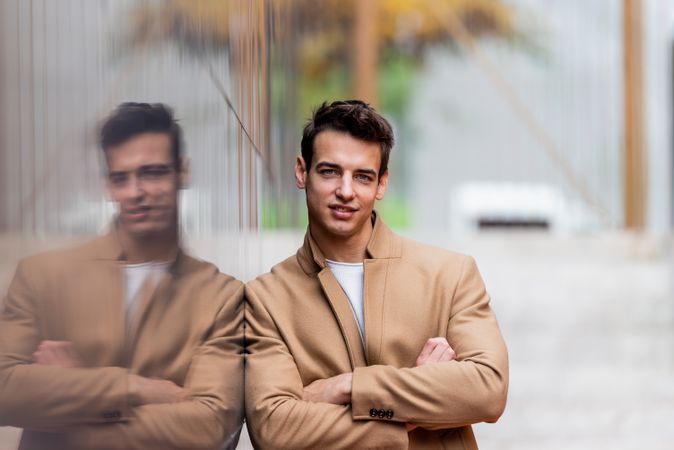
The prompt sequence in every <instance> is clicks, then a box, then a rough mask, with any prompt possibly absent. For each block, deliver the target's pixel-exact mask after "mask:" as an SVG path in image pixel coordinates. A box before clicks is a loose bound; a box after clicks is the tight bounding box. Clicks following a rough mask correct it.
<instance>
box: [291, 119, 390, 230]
mask: <svg viewBox="0 0 674 450" xmlns="http://www.w3.org/2000/svg"><path fill="white" fill-rule="evenodd" d="M380 164H381V147H380V144H378V143H375V142H367V141H362V140H360V139H356V138H354V137H353V136H351V135H350V134H348V133H345V132H339V131H332V130H326V131H321V132H320V133H319V134H318V135H317V136H316V139H315V140H314V154H313V160H312V162H311V167H310V168H307V167H306V165H305V163H304V160H303V159H302V157H299V158H298V160H297V164H296V166H295V178H296V182H297V187H299V188H301V189H305V190H306V195H307V208H308V211H309V223H310V224H311V226H312V228H313V227H318V228H319V229H320V231H321V232H322V233H324V234H325V235H328V236H330V235H332V236H333V237H335V238H345V237H351V236H354V235H357V234H358V233H362V232H364V231H366V230H368V229H369V228H368V227H369V220H370V217H371V215H372V210H373V209H374V204H375V201H376V200H381V199H382V198H384V193H385V192H386V185H387V182H388V172H386V173H385V174H384V175H382V176H381V178H379V177H378V173H379V167H380Z"/></svg>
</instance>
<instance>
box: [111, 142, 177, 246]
mask: <svg viewBox="0 0 674 450" xmlns="http://www.w3.org/2000/svg"><path fill="white" fill-rule="evenodd" d="M105 153H106V159H107V163H108V178H107V188H108V192H109V194H110V197H111V198H112V200H113V201H115V202H116V203H117V204H118V205H119V206H118V209H119V226H120V227H122V228H123V230H124V231H126V232H127V233H128V234H130V235H132V236H136V237H150V236H155V235H162V234H163V233H165V232H168V231H173V230H175V229H176V228H177V224H178V190H179V189H180V187H181V186H182V185H184V183H185V181H186V180H185V178H186V176H187V174H186V171H185V169H184V167H182V165H181V167H180V170H178V169H176V165H175V164H174V161H173V156H172V153H171V139H170V136H169V135H168V134H165V133H143V134H139V135H137V136H134V137H132V138H131V139H129V140H128V141H126V142H124V143H122V144H120V145H117V146H115V147H110V148H108V149H107V150H106V152H105Z"/></svg>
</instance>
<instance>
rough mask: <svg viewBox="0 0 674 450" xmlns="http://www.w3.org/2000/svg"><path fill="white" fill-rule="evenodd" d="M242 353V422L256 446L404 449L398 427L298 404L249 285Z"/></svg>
mask: <svg viewBox="0 0 674 450" xmlns="http://www.w3.org/2000/svg"><path fill="white" fill-rule="evenodd" d="M253 283H254V282H253ZM246 350H247V355H246V421H247V426H248V430H249V434H250V436H251V439H252V441H253V443H254V444H255V445H256V446H257V447H259V448H264V449H298V450H299V449H314V448H331V449H340V448H344V449H348V448H388V449H395V448H399V449H406V448H407V446H408V435H407V432H406V430H405V426H404V424H401V423H386V422H374V421H356V420H354V418H353V417H352V413H351V408H350V406H342V405H333V404H329V403H313V402H307V401H303V400H302V392H303V388H304V386H303V384H302V379H301V377H300V373H299V370H298V368H297V366H296V364H295V361H294V359H293V356H292V354H291V353H290V352H289V350H288V347H287V346H286V344H285V342H284V340H283V337H282V334H281V332H280V331H279V330H278V328H277V326H276V324H275V322H274V320H273V318H272V317H271V315H270V314H269V312H268V311H267V309H266V308H265V306H264V304H263V303H262V302H261V301H260V299H259V298H258V296H257V294H256V293H255V289H254V287H253V285H252V284H249V285H248V286H247V287H246Z"/></svg>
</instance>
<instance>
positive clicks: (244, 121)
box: [0, 0, 674, 450]
mask: <svg viewBox="0 0 674 450" xmlns="http://www.w3.org/2000/svg"><path fill="white" fill-rule="evenodd" d="M673 68H674V0H591V1H587V0H545V1H543V0H320V1H316V0H156V1H151V0H145V1H141V0H114V1H112V0H58V1H49V0H0V211H2V213H1V214H0V255H2V257H1V260H0V289H2V291H3V293H4V292H5V291H6V288H7V285H8V283H9V280H10V279H11V277H12V275H13V272H14V268H15V265H16V262H17V261H18V260H19V259H20V258H21V257H23V256H26V255H28V254H31V253H35V252H38V251H41V250H44V249H47V248H54V247H61V246H63V245H68V244H70V243H73V242H76V241H80V240H83V239H88V238H89V237H91V236H94V235H96V234H97V233H99V232H101V231H102V230H104V229H105V228H106V226H107V225H108V224H109V222H110V220H111V217H112V215H113V214H114V205H112V204H111V203H110V202H109V200H108V199H107V198H106V197H105V193H104V191H103V182H102V178H101V173H102V161H101V152H100V150H99V149H98V148H97V144H96V142H97V139H96V126H97V124H98V123H99V121H100V120H101V119H102V118H103V117H104V116H105V115H106V114H107V113H108V112H109V111H110V110H111V109H112V108H113V107H114V106H115V105H116V104H118V103H120V102H123V101H148V102H165V103H168V104H169V105H171V106H173V108H174V109H175V112H176V115H177V117H178V118H179V119H180V123H181V124H182V126H183V127H184V130H185V139H186V142H187V154H188V156H189V158H190V161H191V167H192V171H193V173H192V185H191V188H190V189H189V190H187V191H185V192H184V194H183V197H182V199H181V201H182V208H183V209H182V215H183V217H182V223H183V229H184V236H185V241H186V246H187V247H188V248H190V249H191V250H192V251H193V252H194V253H196V254H197V255H199V256H200V257H202V258H204V259H209V260H212V261H215V262H216V263H217V264H218V265H219V267H220V268H221V270H223V271H224V272H228V273H231V274H233V275H235V276H237V277H238V278H240V279H242V280H249V279H251V278H253V277H254V276H256V275H257V274H259V273H262V272H265V271H267V270H269V268H270V267H271V265H273V264H274V263H276V262H278V261H280V260H282V259H284V258H285V257H286V256H288V255H290V254H291V253H293V252H294V251H295V250H296V248H297V247H298V246H299V245H300V244H301V241H302V236H303V233H304V228H305V227H306V210H305V207H304V204H303V193H302V192H301V191H297V190H296V189H295V187H294V182H293V179H292V167H293V162H294V158H295V156H296V155H297V154H298V153H299V140H300V138H301V128H302V126H303V123H304V121H305V120H306V119H307V118H308V117H309V116H310V114H311V111H312V109H313V108H315V107H316V106H317V105H318V104H320V103H321V102H323V101H331V100H336V99H343V98H361V99H365V100H367V101H368V102H370V103H372V104H373V105H374V106H375V107H376V108H378V109H379V110H380V111H381V112H383V114H384V115H385V116H386V117H387V118H389V119H390V120H391V122H392V123H393V125H394V128H395V132H396V139H397V144H396V147H395V148H394V151H393V154H392V160H391V182H390V188H389V191H388V193H387V198H386V199H385V200H384V201H383V202H382V203H381V204H380V205H379V207H378V210H379V211H380V213H381V215H382V216H383V218H384V219H385V220H386V221H387V222H388V223H390V224H391V225H393V226H394V228H396V229H397V230H398V231H399V232H400V233H402V234H405V235H407V236H410V237H412V238H415V239H418V240H422V241H424V242H428V243H431V244H434V245H437V246H441V247H446V248H449V249H453V250H456V251H460V252H464V253H468V254H471V255H473V256H475V257H476V258H477V261H478V265H479V267H480V270H481V272H482V274H483V277H484V279H485V282H486V284H487V287H488V289H489V291H490V293H491V295H492V302H493V303H492V304H493V307H494V309H495V310H496V313H497V316H498V318H499V321H500V324H501V327H502V329H503V333H504V335H505V338H506V342H507V343H508V346H509V351H510V357H511V388H510V396H509V404H508V407H507V409H506V412H505V414H504V416H503V417H502V418H501V420H500V421H499V422H498V423H496V424H480V425H477V426H475V433H476V435H477V438H478V442H479V443H480V447H481V448H484V449H597V448H610V449H643V448H649V449H671V448H673V447H672V445H673V444H672V442H674V427H672V423H674V282H673V281H672V280H674V262H673V259H672V248H673V243H674V239H673V236H674V234H673V230H674V208H673V201H674V200H673V199H674V176H673V174H674V157H673V155H674V144H673V140H672V135H673V134H672V131H673V125H674V120H673V115H672V105H673V104H674V90H673V89H672V84H673V81H674V71H673ZM0 408H2V405H0ZM19 433H20V430H16V429H10V428H4V429H3V428H0V449H3V450H4V449H12V450H13V449H14V448H15V446H16V444H17V442H18V436H19ZM240 447H241V448H251V447H250V444H249V442H248V441H247V438H246V436H244V437H243V439H242V441H241V444H240Z"/></svg>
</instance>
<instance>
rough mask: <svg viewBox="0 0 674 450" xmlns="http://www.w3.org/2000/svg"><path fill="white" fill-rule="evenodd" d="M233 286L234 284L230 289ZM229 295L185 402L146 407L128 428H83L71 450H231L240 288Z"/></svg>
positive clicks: (238, 376) (238, 396)
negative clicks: (74, 449) (78, 449)
mask: <svg viewBox="0 0 674 450" xmlns="http://www.w3.org/2000/svg"><path fill="white" fill-rule="evenodd" d="M231 284H234V283H230V285H231ZM236 286H237V288H236V292H234V293H233V292H231V290H229V292H227V293H226V294H225V295H226V297H227V300H226V302H225V304H224V306H223V307H222V308H221V310H220V311H219V313H218V315H217V317H216V318H215V321H214V324H213V327H212V330H211V333H210V336H209V337H208V338H207V339H206V340H205V341H204V343H203V344H202V345H201V346H200V347H198V348H197V349H196V350H195V353H194V356H193V357H192V361H191V363H190V367H189V370H188V374H187V377H186V380H185V386H184V387H185V388H186V389H187V390H188V391H189V392H190V394H191V399H190V400H189V401H185V402H180V403H171V404H159V405H145V406H140V407H137V408H135V409H134V411H133V416H132V417H131V419H130V420H128V421H126V422H121V423H116V424H106V425H97V426H88V427H82V428H81V429H77V430H74V431H73V432H72V433H69V434H68V435H67V436H66V441H67V442H68V447H69V448H82V449H86V448H97V449H101V450H117V449H119V450H125V449H139V450H140V449H143V450H144V449H190V450H192V449H194V450H199V449H221V448H232V449H233V448H235V447H236V444H237V442H238V439H239V433H240V431H241V427H242V425H243V416H244V412H243V411H244V408H243V364H244V359H243V285H242V284H241V283H239V282H236Z"/></svg>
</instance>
